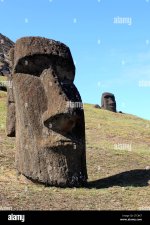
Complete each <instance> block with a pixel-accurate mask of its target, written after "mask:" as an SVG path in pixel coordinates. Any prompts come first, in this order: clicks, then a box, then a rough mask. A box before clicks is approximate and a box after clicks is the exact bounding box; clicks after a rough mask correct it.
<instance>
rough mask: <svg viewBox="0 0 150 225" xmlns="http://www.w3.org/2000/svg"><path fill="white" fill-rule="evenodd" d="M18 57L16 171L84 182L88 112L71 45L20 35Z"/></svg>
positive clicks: (52, 180) (49, 180)
mask: <svg viewBox="0 0 150 225" xmlns="http://www.w3.org/2000/svg"><path fill="white" fill-rule="evenodd" d="M13 58H14V61H13V94H14V102H15V111H16V127H15V131H16V132H15V133H16V134H15V135H16V168H17V170H18V171H19V172H20V173H21V174H23V175H25V176H26V177H27V178H29V179H31V180H33V181H38V182H41V183H44V184H47V185H50V186H60V187H78V186H84V185H85V184H86V181H87V170H86V152H85V121H84V111H83V107H82V100H81V97H80V94H79V92H78V90H77V88H76V87H75V85H74V83H73V82H74V77H75V66H74V63H73V59H72V56H71V52H70V50H69V48H68V47H67V46H66V45H64V44H62V43H60V42H57V41H54V40H49V39H46V38H40V37H24V38H21V39H19V40H17V42H16V44H15V47H14V57H13Z"/></svg>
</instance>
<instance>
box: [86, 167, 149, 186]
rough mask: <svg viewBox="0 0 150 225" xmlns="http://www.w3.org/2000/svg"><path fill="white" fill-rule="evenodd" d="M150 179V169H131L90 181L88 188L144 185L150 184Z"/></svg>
mask: <svg viewBox="0 0 150 225" xmlns="http://www.w3.org/2000/svg"><path fill="white" fill-rule="evenodd" d="M149 180H150V170H130V171H126V172H122V173H119V174H116V175H113V176H110V177H107V178H103V179H100V180H95V181H91V182H88V184H87V187H88V188H97V189H100V188H109V187H113V186H120V187H127V186H134V187H144V186H148V185H149V184H148V181H149Z"/></svg>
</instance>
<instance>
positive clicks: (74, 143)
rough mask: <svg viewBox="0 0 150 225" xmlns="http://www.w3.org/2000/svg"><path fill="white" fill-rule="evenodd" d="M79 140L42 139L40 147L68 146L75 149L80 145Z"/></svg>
mask: <svg viewBox="0 0 150 225" xmlns="http://www.w3.org/2000/svg"><path fill="white" fill-rule="evenodd" d="M81 144H82V143H81V142H79V141H74V140H63V139H62V140H57V141H55V140H53V141H51V140H44V141H42V143H41V145H42V146H41V147H44V148H45V147H46V148H55V147H56V148H61V147H69V148H71V149H75V148H76V147H77V146H81Z"/></svg>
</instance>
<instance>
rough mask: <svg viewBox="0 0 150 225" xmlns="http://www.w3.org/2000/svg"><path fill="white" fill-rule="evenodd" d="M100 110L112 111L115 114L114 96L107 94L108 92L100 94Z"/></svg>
mask: <svg viewBox="0 0 150 225" xmlns="http://www.w3.org/2000/svg"><path fill="white" fill-rule="evenodd" d="M101 108H102V109H106V110H109V111H112V112H117V111H116V100H115V96H114V94H112V93H108V92H105V93H103V94H102V98H101Z"/></svg>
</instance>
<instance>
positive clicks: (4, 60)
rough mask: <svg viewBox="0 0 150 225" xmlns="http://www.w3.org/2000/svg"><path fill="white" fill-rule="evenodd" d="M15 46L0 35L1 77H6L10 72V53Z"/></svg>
mask: <svg viewBox="0 0 150 225" xmlns="http://www.w3.org/2000/svg"><path fill="white" fill-rule="evenodd" d="M13 46H14V42H13V41H11V40H10V39H9V38H7V37H6V36H4V35H2V34H0V75H6V74H9V72H10V70H9V57H8V53H9V50H10V49H11V48H12V47H13Z"/></svg>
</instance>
